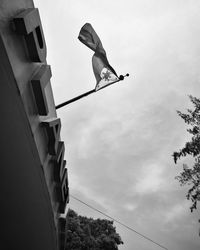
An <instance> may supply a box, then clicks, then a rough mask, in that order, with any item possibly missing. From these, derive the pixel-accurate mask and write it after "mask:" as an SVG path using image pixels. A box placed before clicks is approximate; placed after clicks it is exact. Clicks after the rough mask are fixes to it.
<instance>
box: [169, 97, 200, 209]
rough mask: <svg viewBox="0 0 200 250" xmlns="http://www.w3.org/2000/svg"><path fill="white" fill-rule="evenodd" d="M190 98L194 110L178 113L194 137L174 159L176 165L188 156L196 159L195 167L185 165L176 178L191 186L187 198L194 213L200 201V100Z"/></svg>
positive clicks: (181, 182) (175, 153)
mask: <svg viewBox="0 0 200 250" xmlns="http://www.w3.org/2000/svg"><path fill="white" fill-rule="evenodd" d="M189 98H190V100H191V102H192V103H193V105H194V110H191V109H188V110H187V111H188V113H187V114H184V113H181V112H180V111H177V113H178V115H179V116H180V117H181V118H182V119H183V120H184V121H185V123H186V124H188V125H189V126H190V128H189V129H187V131H188V132H189V133H190V134H191V135H192V138H191V141H189V142H187V143H186V144H185V146H184V147H183V148H182V149H181V150H179V151H178V152H174V153H173V157H174V162H175V163H177V160H179V159H180V158H181V157H185V156H187V155H191V156H192V157H194V165H193V166H191V167H189V166H187V165H186V164H183V171H182V172H181V173H180V175H179V176H176V179H177V180H178V181H179V182H180V184H181V185H186V184H187V185H190V186H191V188H190V189H189V190H188V193H187V195H186V197H187V199H188V200H191V201H192V205H191V207H190V209H191V212H193V210H194V209H197V202H199V201H200V99H198V98H195V97H193V96H191V95H190V96H189Z"/></svg>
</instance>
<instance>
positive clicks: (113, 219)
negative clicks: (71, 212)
mask: <svg viewBox="0 0 200 250" xmlns="http://www.w3.org/2000/svg"><path fill="white" fill-rule="evenodd" d="M70 196H71V197H72V198H73V199H74V200H77V201H79V202H80V203H82V204H84V205H85V206H87V207H89V208H90V209H92V210H94V211H96V212H98V213H100V214H102V215H104V216H106V217H107V218H109V219H111V220H112V221H114V222H116V223H118V224H120V225H121V226H123V227H125V228H126V229H128V230H130V231H132V232H134V233H136V234H138V235H139V236H141V237H143V238H144V239H146V240H148V241H150V242H151V243H153V244H155V245H157V246H159V247H161V248H163V249H165V250H168V248H166V247H165V246H162V245H161V244H159V243H158V242H156V241H154V240H152V239H150V238H149V237H147V236H145V235H144V234H142V233H139V232H138V231H136V230H135V229H133V228H132V227H129V226H127V225H126V224H124V223H122V222H121V221H119V220H117V219H115V218H113V217H111V216H109V215H107V214H106V213H104V212H102V211H100V210H99V209H97V208H95V207H93V206H91V205H89V204H88V203H86V202H84V201H82V200H80V199H78V198H76V197H75V196H74V195H72V194H70Z"/></svg>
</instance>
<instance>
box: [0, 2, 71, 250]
mask: <svg viewBox="0 0 200 250" xmlns="http://www.w3.org/2000/svg"><path fill="white" fill-rule="evenodd" d="M38 13H39V12H38V10H37V9H35V8H34V4H33V2H32V1H31V0H12V1H6V0H0V58H1V63H0V111H1V122H0V156H1V160H0V169H1V184H0V185H1V186H0V187H1V190H2V202H1V204H2V206H1V211H0V214H1V215H0V216H1V217H0V218H1V222H2V223H1V225H2V227H1V231H2V232H1V233H2V234H1V235H3V237H2V240H1V241H0V249H8V250H10V249H20V250H21V249H22V250H23V249H29V250H30V249H34V250H36V249H38V250H40V249H41V250H45V249H48V250H51V249H52V250H55V249H59V248H60V249H61V246H63V243H60V242H59V239H60V237H59V226H58V222H59V221H60V220H59V218H60V216H61V215H62V214H63V213H64V212H65V209H66V204H67V203H68V200H69V193H68V177H67V168H66V161H65V160H64V153H65V147H64V142H62V141H61V138H60V129H61V121H60V119H59V118H58V117H57V114H56V110H55V104H54V98H53V93H52V88H51V83H50V78H51V69H50V65H48V64H47V62H46V52H48V46H46V42H45V36H44V34H43V30H42V22H41V20H40V16H39V14H38ZM35 26H36V27H35ZM38 27H39V28H38ZM34 44H36V52H38V51H39V59H38V58H37V56H36V57H34V56H35V54H37V53H36V52H34ZM31 46H32V47H31ZM30 48H31V49H30ZM37 50H38V51H37ZM32 53H33V54H32ZM33 57H34V58H33ZM5 246H6V248H5Z"/></svg>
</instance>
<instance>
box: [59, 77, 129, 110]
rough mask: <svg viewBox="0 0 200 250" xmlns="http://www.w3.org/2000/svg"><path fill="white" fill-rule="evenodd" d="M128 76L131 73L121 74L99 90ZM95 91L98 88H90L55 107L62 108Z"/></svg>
mask: <svg viewBox="0 0 200 250" xmlns="http://www.w3.org/2000/svg"><path fill="white" fill-rule="evenodd" d="M126 76H129V74H126V75H125V76H123V75H120V76H119V79H118V80H117V81H114V82H111V83H109V84H107V85H106V86H104V87H102V88H100V89H99V90H101V89H103V88H106V87H108V86H110V85H112V84H114V83H116V82H119V81H122V80H124V77H126ZM99 90H98V91H99ZM95 92H96V89H92V90H90V91H88V92H85V93H83V94H82V95H79V96H76V97H74V98H72V99H70V100H68V101H66V102H63V103H61V104H59V105H57V106H56V107H55V108H56V109H59V108H62V107H64V106H66V105H68V104H70V103H72V102H75V101H77V100H79V99H81V98H83V97H85V96H88V95H90V94H92V93H95Z"/></svg>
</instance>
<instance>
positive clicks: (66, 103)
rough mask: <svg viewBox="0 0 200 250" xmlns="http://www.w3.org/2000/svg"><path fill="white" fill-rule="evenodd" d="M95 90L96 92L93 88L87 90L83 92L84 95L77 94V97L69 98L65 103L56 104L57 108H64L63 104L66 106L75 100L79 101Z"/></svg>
mask: <svg viewBox="0 0 200 250" xmlns="http://www.w3.org/2000/svg"><path fill="white" fill-rule="evenodd" d="M94 92H96V91H95V89H92V90H90V91H88V92H85V93H84V94H82V95H79V96H76V97H74V98H72V99H70V100H68V101H66V102H63V103H61V104H59V105H57V106H56V109H59V108H62V107H63V106H66V105H68V104H69V103H72V102H75V101H77V100H79V99H81V98H83V97H85V96H87V95H90V94H92V93H94Z"/></svg>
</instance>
